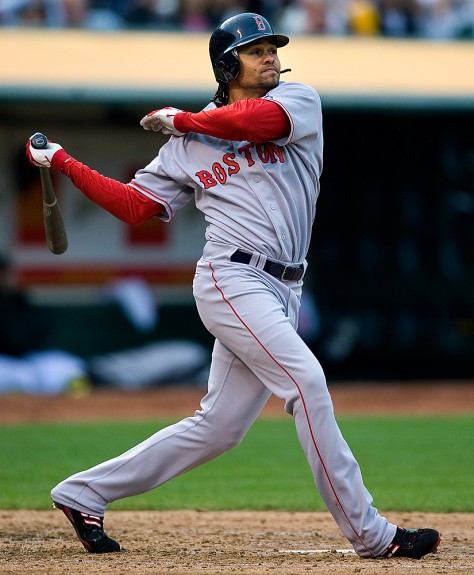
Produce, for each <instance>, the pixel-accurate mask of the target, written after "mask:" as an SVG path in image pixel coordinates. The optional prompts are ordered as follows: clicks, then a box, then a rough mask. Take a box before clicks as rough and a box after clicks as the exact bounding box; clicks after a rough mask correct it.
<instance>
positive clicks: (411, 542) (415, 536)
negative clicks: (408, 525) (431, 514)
mask: <svg viewBox="0 0 474 575" xmlns="http://www.w3.org/2000/svg"><path fill="white" fill-rule="evenodd" d="M440 541H441V535H440V534H439V533H438V532H437V531H436V530H435V529H403V528H402V527H397V532H396V534H395V537H394V538H393V541H392V542H391V543H390V545H389V546H388V549H387V551H386V552H385V554H384V557H387V558H390V557H411V558H412V559H421V558H422V557H423V556H424V555H426V554H427V553H435V552H436V550H437V549H438V545H439V543H440Z"/></svg>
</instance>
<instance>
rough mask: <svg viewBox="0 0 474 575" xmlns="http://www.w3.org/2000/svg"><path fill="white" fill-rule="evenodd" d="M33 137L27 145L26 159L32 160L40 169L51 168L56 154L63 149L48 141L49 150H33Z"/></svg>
mask: <svg viewBox="0 0 474 575" xmlns="http://www.w3.org/2000/svg"><path fill="white" fill-rule="evenodd" d="M33 136H34V134H33ZM33 136H31V137H30V139H29V140H28V142H27V143H26V157H27V158H28V159H29V160H30V162H31V163H32V164H33V166H38V167H40V168H50V167H51V159H52V158H53V156H54V154H55V153H56V152H58V151H59V150H62V149H63V147H62V146H60V145H59V144H55V143H54V142H50V141H49V140H48V147H47V148H42V149H40V150H39V149H37V148H33V146H32V145H31V138H33Z"/></svg>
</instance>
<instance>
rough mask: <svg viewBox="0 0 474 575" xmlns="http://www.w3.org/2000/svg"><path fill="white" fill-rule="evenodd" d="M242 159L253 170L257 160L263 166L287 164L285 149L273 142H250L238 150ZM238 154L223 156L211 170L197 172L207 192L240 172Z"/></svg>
mask: <svg viewBox="0 0 474 575" xmlns="http://www.w3.org/2000/svg"><path fill="white" fill-rule="evenodd" d="M237 152H238V154H239V155H240V157H243V158H245V160H246V161H247V166H248V167H249V168H251V167H252V166H253V165H254V164H255V162H256V160H257V159H258V160H260V161H261V162H262V163H263V164H268V163H269V162H270V163H271V164H276V163H277V162H280V163H281V164H283V163H284V162H285V158H284V154H283V148H282V147H281V146H277V144H274V143H273V142H265V143H263V144H255V143H254V142H249V143H248V144H246V145H245V146H242V147H241V148H238V149H237ZM235 158H236V154H234V153H232V154H231V153H227V154H224V155H223V156H222V162H214V163H213V164H212V167H211V171H209V170H200V171H199V172H196V176H197V177H198V178H199V181H200V182H201V184H202V185H203V186H204V189H205V190H208V189H209V188H213V187H214V186H217V184H225V183H226V182H227V178H229V177H230V176H234V175H235V174H238V173H239V172H240V164H239V163H238V162H237V161H236V160H235Z"/></svg>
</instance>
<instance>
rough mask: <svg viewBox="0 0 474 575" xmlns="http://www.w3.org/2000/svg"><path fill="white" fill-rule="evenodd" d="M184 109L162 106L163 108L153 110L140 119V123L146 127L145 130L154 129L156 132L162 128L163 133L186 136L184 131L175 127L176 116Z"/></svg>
mask: <svg viewBox="0 0 474 575" xmlns="http://www.w3.org/2000/svg"><path fill="white" fill-rule="evenodd" d="M182 111H183V110H178V108H172V107H171V106H168V107H167V108H161V110H153V112H150V113H149V114H147V115H146V116H145V117H144V118H142V119H141V120H140V125H141V126H142V127H143V128H145V130H153V131H154V132H159V131H160V130H161V131H162V132H163V134H169V135H171V136H184V132H180V131H179V130H177V129H176V128H175V127H174V117H175V116H176V114H179V112H182Z"/></svg>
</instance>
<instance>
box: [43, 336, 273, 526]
mask: <svg viewBox="0 0 474 575" xmlns="http://www.w3.org/2000/svg"><path fill="white" fill-rule="evenodd" d="M270 395H271V393H270V391H269V390H268V389H267V388H266V387H265V386H264V385H262V384H261V382H260V381H259V380H258V379H257V378H256V376H255V375H254V374H253V373H252V372H251V371H250V370H249V369H248V367H247V366H245V365H244V364H243V363H242V362H241V361H240V359H238V358H237V357H236V356H235V355H234V354H233V353H232V352H230V351H229V350H228V349H227V348H226V347H225V346H223V345H222V344H221V343H220V342H219V341H216V344H215V346H214V351H213V357H212V364H211V370H210V377H209V389H208V393H207V395H206V396H205V397H204V398H203V400H202V402H201V409H199V410H198V411H196V412H195V414H194V415H193V416H192V417H188V418H186V419H183V420H182V421H180V422H178V423H176V424H174V425H171V426H169V427H166V428H164V429H162V430H160V431H158V432H157V433H155V434H154V435H153V436H151V437H150V438H148V439H146V440H145V441H143V442H142V443H140V444H139V445H137V446H135V447H133V448H132V449H130V450H129V451H127V452H126V453H123V454H122V455H119V456H118V457H115V458H113V459H110V460H108V461H106V462H104V463H101V464H99V465H97V466H95V467H92V468H91V469H88V470H86V471H82V472H80V473H77V474H75V475H73V476H71V477H69V478H68V479H65V480H64V481H62V482H61V483H59V485H57V486H56V487H55V488H54V489H53V490H52V492H51V495H52V498H53V500H54V501H56V502H58V503H59V504H62V505H66V506H68V507H71V508H73V509H76V510H78V511H81V512H84V513H88V514H91V515H98V516H103V514H104V511H105V509H106V507H107V505H108V503H110V502H112V501H115V500H117V499H122V498H125V497H130V496H132V495H137V494H139V493H144V492H146V491H150V490H151V489H154V488H155V487H157V486H159V485H161V484H163V483H165V482H166V481H169V480H170V479H172V478H173V477H176V476H177V475H180V474H182V473H184V472H186V471H188V470H190V469H192V468H194V467H196V466H198V465H200V464H202V463H204V462H206V461H209V460H211V459H213V458H214V457H216V456H218V455H220V454H221V453H223V452H225V451H227V450H228V449H230V448H232V447H234V446H235V445H237V444H238V443H239V442H240V441H241V439H242V438H243V436H244V435H245V433H246V431H247V430H248V428H249V427H250V426H251V425H252V423H253V421H254V420H255V418H256V417H257V415H258V414H259V413H260V411H261V409H262V408H263V406H264V405H265V403H266V402H267V400H268V398H269V397H270Z"/></svg>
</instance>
